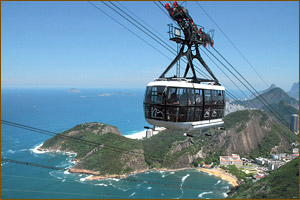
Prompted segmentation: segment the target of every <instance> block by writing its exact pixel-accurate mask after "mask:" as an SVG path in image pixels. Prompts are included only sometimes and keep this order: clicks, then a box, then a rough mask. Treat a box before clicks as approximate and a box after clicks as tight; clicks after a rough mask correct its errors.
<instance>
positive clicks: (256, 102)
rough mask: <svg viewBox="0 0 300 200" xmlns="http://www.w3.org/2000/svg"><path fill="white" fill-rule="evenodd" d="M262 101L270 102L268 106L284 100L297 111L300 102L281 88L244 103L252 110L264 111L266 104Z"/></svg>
mask: <svg viewBox="0 0 300 200" xmlns="http://www.w3.org/2000/svg"><path fill="white" fill-rule="evenodd" d="M260 99H261V100H262V99H264V100H265V101H266V102H268V104H277V103H279V102H280V101H282V100H283V101H285V102H287V103H289V104H290V105H291V106H293V107H295V108H297V109H298V107H299V101H297V100H296V99H294V98H292V97H290V96H289V95H288V94H287V93H285V92H284V91H283V90H282V89H281V88H278V87H276V88H273V89H271V90H269V91H268V92H266V93H263V94H261V95H260V96H258V97H256V98H254V99H251V100H246V101H243V103H244V104H245V105H247V106H248V107H250V108H258V109H262V108H263V107H264V104H263V103H262V102H261V100H260ZM236 103H239V102H236Z"/></svg>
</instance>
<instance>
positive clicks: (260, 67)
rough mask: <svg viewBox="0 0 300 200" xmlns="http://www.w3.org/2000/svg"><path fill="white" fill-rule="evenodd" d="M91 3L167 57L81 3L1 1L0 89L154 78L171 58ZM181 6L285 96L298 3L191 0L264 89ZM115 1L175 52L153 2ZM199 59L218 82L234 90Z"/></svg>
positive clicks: (132, 83) (127, 84)
mask: <svg viewBox="0 0 300 200" xmlns="http://www.w3.org/2000/svg"><path fill="white" fill-rule="evenodd" d="M93 3H94V4H95V5H96V6H98V7H99V8H100V9H102V10H104V11H105V12H106V13H107V14H109V15H110V16H111V17H113V18H114V19H116V20H117V21H118V22H119V23H121V24H123V25H124V26H125V27H127V28H128V29H130V30H131V31H132V32H134V33H135V34H136V35H138V36H139V37H141V38H142V39H143V40H145V41H147V42H148V43H149V44H151V45H152V46H153V47H155V48H156V49H158V50H159V51H161V52H162V53H163V54H165V55H166V56H167V57H165V56H164V55H162V54H161V53H160V52H158V51H157V50H156V49H154V48H153V47H151V46H150V45H149V44H147V43H145V42H144V41H143V40H141V39H140V38H138V37H136V36H135V35H134V34H132V33H131V32H130V31H128V30H127V29H125V28H124V27H122V26H121V25H119V24H118V23H116V22H115V21H113V20H112V19H111V18H109V17H108V16H106V15H105V14H103V13H102V12H101V11H99V10H98V9H96V8H95V7H94V6H92V5H91V4H90V3H88V2H86V1H74V2H72V1H65V2H60V1H44V2H43V1H32V2H31V1H27V2H22V1H14V2H11V1H4V2H3V1H2V2H1V88H145V87H146V85H147V83H148V82H150V81H153V80H154V79H155V78H157V77H159V76H160V75H161V73H162V72H163V71H164V70H165V68H166V67H167V66H168V65H169V64H170V63H171V61H172V59H174V58H175V55H174V54H172V53H170V52H169V51H167V50H166V49H164V48H163V47H162V46H160V44H158V43H157V42H155V41H154V40H153V39H151V38H150V37H148V36H147V35H146V34H144V33H143V32H142V31H140V30H139V29H137V28H136V27H134V26H133V25H132V24H130V23H129V22H128V21H126V20H124V19H123V18H122V17H120V16H119V15H118V14H116V13H115V12H114V11H112V10H111V9H110V8H108V7H107V6H105V5H104V4H103V3H102V2H99V1H95V2H93ZM163 3H166V2H163ZM181 3H183V4H182V5H183V6H184V7H186V8H187V9H188V10H189V14H190V15H191V16H192V18H193V19H194V22H195V23H196V24H199V25H201V26H204V27H205V30H206V31H208V30H210V29H214V30H215V34H214V41H215V48H216V49H217V50H218V51H219V52H221V54H222V55H223V56H224V57H225V58H226V59H227V60H228V61H229V62H230V63H231V64H232V65H233V66H234V67H235V68H236V69H237V70H238V71H239V72H240V73H241V74H242V75H243V76H244V77H245V78H246V79H247V80H248V81H249V82H250V83H251V84H252V85H253V86H254V87H255V88H256V89H257V90H258V91H260V90H263V89H266V88H267V86H268V85H270V84H272V83H274V84H276V85H277V86H279V87H281V88H282V89H284V90H285V91H288V90H289V89H290V88H291V86H292V84H293V83H294V82H298V81H299V2H298V1H243V2H236V1H199V4H200V5H201V6H202V7H203V8H204V9H205V10H206V12H207V13H208V14H209V15H210V16H211V18H212V19H213V20H214V21H215V22H216V23H217V25H218V26H219V27H221V28H222V30H223V31H224V32H225V33H226V35H227V36H228V37H229V38H230V39H231V40H232V42H233V43H234V44H235V45H236V46H237V47H238V49H239V50H240V51H241V52H242V53H243V55H244V56H245V57H246V58H247V60H248V61H249V62H250V63H251V65H252V66H253V67H254V68H255V70H256V71H257V72H258V73H259V74H260V76H261V77H262V78H263V80H264V81H265V82H266V83H267V85H266V84H265V83H264V82H263V81H262V80H261V79H260V78H259V77H258V75H257V74H256V73H255V72H254V70H253V69H252V68H251V67H250V66H249V64H248V63H247V62H246V61H245V60H244V59H243V57H242V56H241V55H240V54H239V53H238V52H237V50H236V49H235V48H234V47H233V46H232V45H231V43H230V42H229V41H228V40H227V38H226V37H225V36H224V35H223V33H222V32H221V31H220V30H219V29H218V27H217V26H216V24H214V23H213V22H212V20H211V19H210V18H209V17H208V16H207V15H206V14H205V12H204V11H203V10H202V9H201V8H200V7H199V6H198V5H197V4H196V3H195V2H180V1H179V4H181ZM115 4H116V5H118V6H119V7H120V8H122V9H124V10H125V11H127V9H128V10H129V11H130V12H129V11H127V12H128V13H129V14H130V15H133V14H134V15H135V16H134V18H135V19H136V20H138V21H140V20H143V24H144V26H145V27H147V28H148V29H149V30H151V31H152V32H153V33H155V34H157V35H159V37H160V38H161V39H162V40H164V41H165V42H167V43H168V44H169V45H171V46H173V47H174V48H176V45H175V43H174V42H171V41H169V36H168V33H167V32H168V26H167V24H170V23H172V21H171V20H170V18H169V17H167V15H166V14H165V13H163V12H162V10H160V9H159V8H158V7H157V5H156V4H155V3H153V2H152V1H141V2H139V1H132V2H123V1H122V2H115ZM148 25H149V26H150V27H149V26H148ZM174 25H175V24H174ZM145 31H146V32H148V31H147V30H145ZM207 48H208V49H209V50H210V51H211V52H213V49H211V48H210V47H207ZM201 49H203V47H201ZM204 51H205V50H204ZM214 54H215V53H214ZM215 55H217V54H215ZM203 58H204V60H205V61H206V62H207V64H208V65H209V67H210V69H211V70H212V71H213V72H214V74H215V75H216V76H217V78H218V79H219V81H220V82H221V83H222V84H224V85H225V86H226V87H228V88H231V89H232V90H235V89H236V88H235V86H234V85H233V84H232V83H231V81H230V80H228V79H227V77H226V76H225V75H224V74H223V73H222V72H221V71H220V70H219V69H218V68H217V66H215V64H214V63H213V62H211V61H210V60H209V58H208V57H206V56H205V55H204V54H203ZM216 62H217V61H216ZM198 66H199V67H201V66H200V65H198ZM219 66H220V67H222V65H220V64H219ZM182 67H185V66H183V65H182ZM223 70H224V71H226V70H225V69H224V68H223ZM174 71H175V68H174V70H173V71H171V72H170V75H173V74H172V73H174ZM226 73H227V74H228V75H230V73H229V72H226ZM199 77H201V76H199ZM231 77H232V76H231ZM232 79H233V80H234V82H235V83H236V84H238V85H241V84H240V83H239V82H238V81H237V80H235V79H234V78H233V77H232Z"/></svg>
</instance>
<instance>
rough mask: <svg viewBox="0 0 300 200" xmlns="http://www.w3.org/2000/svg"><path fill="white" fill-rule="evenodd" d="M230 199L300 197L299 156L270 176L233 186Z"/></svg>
mask: <svg viewBox="0 0 300 200" xmlns="http://www.w3.org/2000/svg"><path fill="white" fill-rule="evenodd" d="M227 198H228V199H299V157H297V158H295V159H294V160H292V161H290V162H289V163H287V164H285V165H283V166H282V167H280V168H279V169H277V170H276V171H274V172H272V173H271V174H270V175H269V176H267V177H265V178H263V179H261V180H259V181H257V182H255V183H248V184H243V185H240V186H238V187H236V188H233V189H232V190H231V191H230V193H229V195H228V197H227Z"/></svg>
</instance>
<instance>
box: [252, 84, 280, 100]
mask: <svg viewBox="0 0 300 200" xmlns="http://www.w3.org/2000/svg"><path fill="white" fill-rule="evenodd" d="M274 88H276V85H275V84H272V85H270V87H269V88H267V89H265V90H262V91H260V92H258V93H256V96H258V95H261V94H263V93H266V92H269V91H270V90H272V89H274ZM254 97H255V96H254V95H251V96H250V98H251V99H253V98H254Z"/></svg>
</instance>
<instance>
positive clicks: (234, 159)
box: [220, 154, 243, 167]
mask: <svg viewBox="0 0 300 200" xmlns="http://www.w3.org/2000/svg"><path fill="white" fill-rule="evenodd" d="M220 165H225V166H227V165H235V166H237V167H240V166H243V161H242V160H241V158H240V156H239V155H237V154H232V155H231V156H220Z"/></svg>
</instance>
